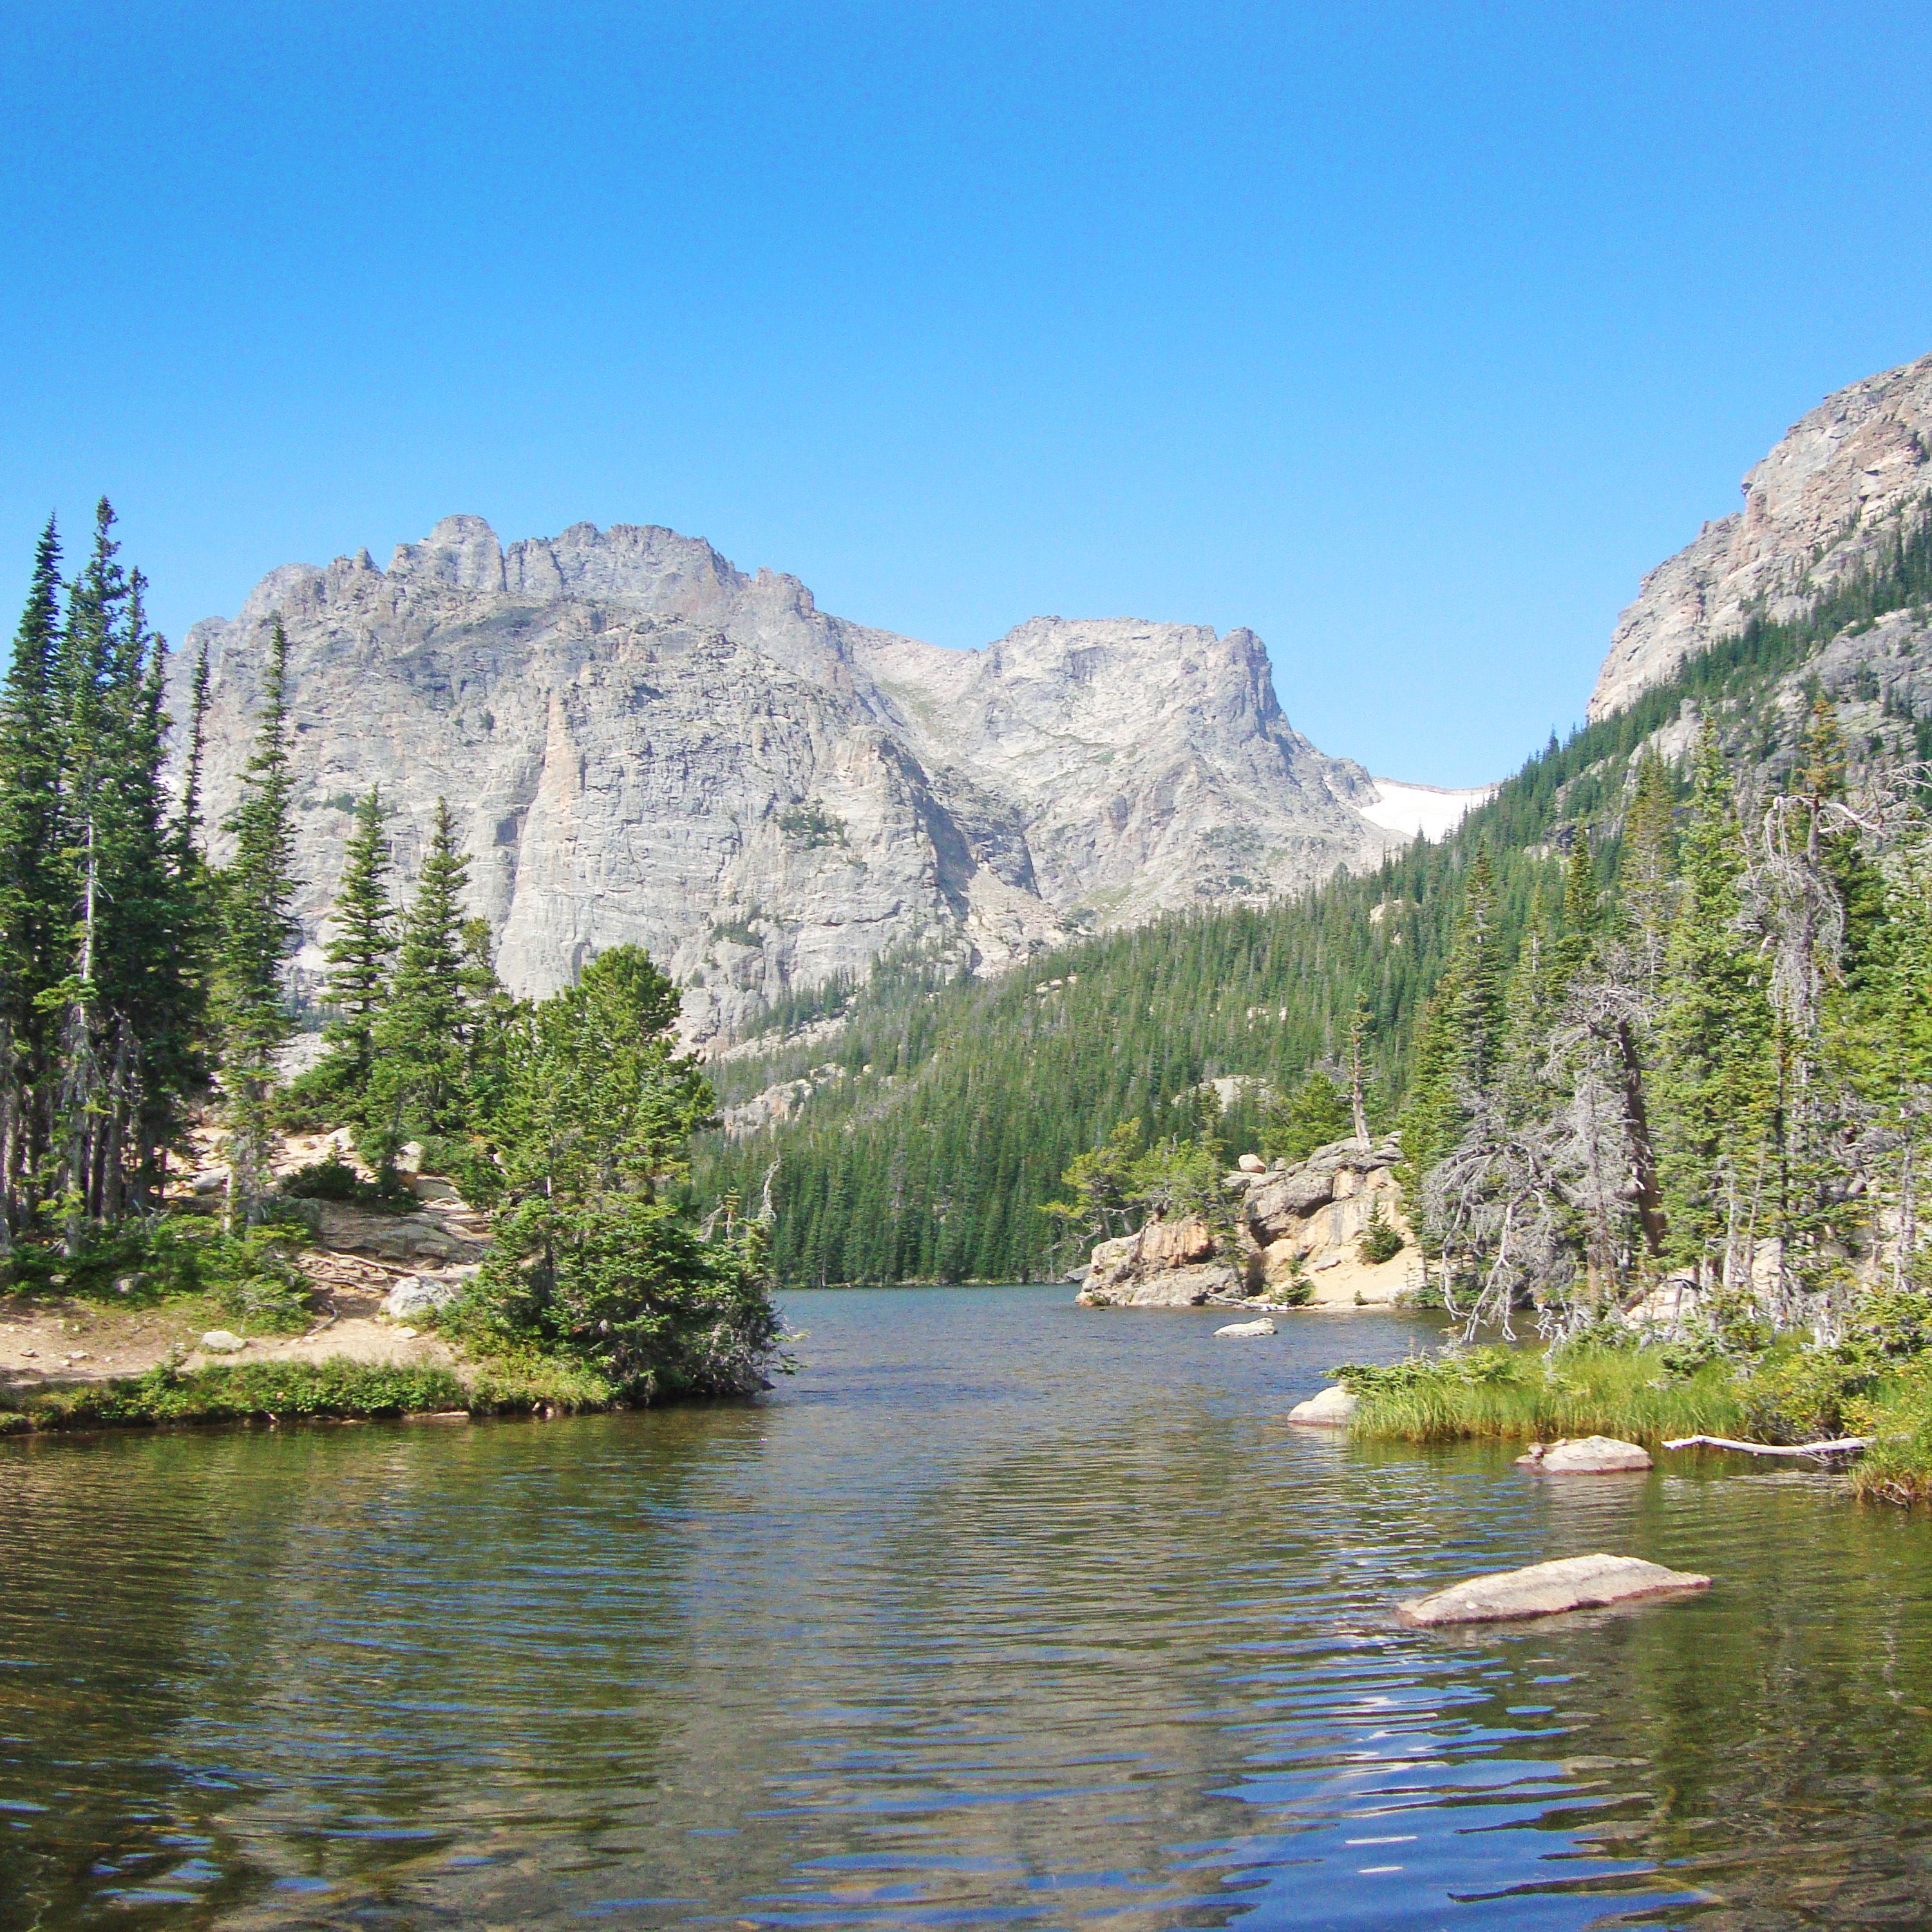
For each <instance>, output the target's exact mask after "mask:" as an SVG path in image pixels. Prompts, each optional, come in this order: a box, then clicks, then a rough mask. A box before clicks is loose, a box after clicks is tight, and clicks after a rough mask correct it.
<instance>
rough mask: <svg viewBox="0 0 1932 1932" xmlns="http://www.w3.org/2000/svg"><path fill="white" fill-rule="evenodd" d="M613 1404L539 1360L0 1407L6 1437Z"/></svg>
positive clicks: (171, 1381)
mask: <svg viewBox="0 0 1932 1932" xmlns="http://www.w3.org/2000/svg"><path fill="white" fill-rule="evenodd" d="M610 1406H611V1397H610V1388H609V1385H607V1383H605V1382H604V1381H603V1379H601V1377H600V1376H596V1375H595V1374H593V1373H592V1372H591V1371H590V1370H587V1369H586V1368H584V1367H582V1366H581V1365H580V1364H577V1363H573V1362H565V1361H555V1360H553V1359H551V1358H547V1357H543V1356H529V1357H513V1358H506V1359H503V1360H498V1361H486V1362H483V1363H481V1364H478V1366H477V1367H475V1369H474V1370H472V1371H470V1373H469V1376H468V1377H467V1379H465V1378H463V1377H460V1376H457V1375H456V1374H455V1373H452V1371H451V1370H448V1369H439V1368H415V1367H399V1366H396V1365H394V1364H383V1363H371V1362H352V1361H340V1360H338V1361H322V1362H254V1363H248V1364H235V1365H233V1366H231V1367H217V1368H206V1369H198V1370H194V1371H193V1372H192V1373H184V1372H182V1371H180V1370H169V1369H166V1368H157V1369H151V1370H148V1372H147V1373H146V1374H145V1375H139V1376H118V1377H116V1378H115V1379H113V1380H112V1381H108V1382H86V1383H80V1384H74V1385H68V1386H65V1387H62V1388H49V1389H40V1390H37V1391H34V1393H33V1394H30V1395H27V1396H25V1397H16V1398H14V1399H13V1400H12V1402H11V1403H10V1406H7V1407H5V1408H4V1409H0V1434H8V1433H20V1432H23V1431H55V1430H73V1429H124V1428H140V1427H151V1426H152V1425H154V1424H164V1423H179V1424H202V1423H223V1422H254V1421H278V1422H279V1421H296V1420H306V1421H349V1420H352V1419H355V1420H361V1419H364V1418H378V1417H383V1416H400V1415H425V1414H433V1413H434V1412H437V1411H439V1410H441V1411H445V1412H447V1411H449V1410H453V1409H463V1410H466V1411H468V1412H469V1413H470V1414H472V1415H527V1414H529V1413H530V1412H532V1411H535V1410H538V1409H553V1410H556V1409H560V1410H563V1411H565V1412H571V1413H574V1412H578V1411H581V1410H587V1409H607V1408H609V1407H610Z"/></svg>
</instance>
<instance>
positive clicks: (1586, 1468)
mask: <svg viewBox="0 0 1932 1932" xmlns="http://www.w3.org/2000/svg"><path fill="white" fill-rule="evenodd" d="M1516 1460H1517V1463H1519V1464H1520V1466H1523V1467H1524V1468H1526V1469H1541V1471H1543V1472H1544V1474H1545V1475H1551V1476H1603V1475H1614V1474H1616V1473H1618V1472H1622V1471H1623V1470H1626V1469H1634V1470H1642V1469H1649V1467H1650V1466H1651V1463H1650V1452H1649V1450H1647V1449H1646V1448H1643V1446H1642V1445H1640V1444H1638V1443H1635V1442H1619V1440H1618V1439H1617V1438H1616V1436H1565V1437H1564V1438H1563V1439H1562V1441H1560V1442H1532V1444H1531V1445H1529V1450H1528V1451H1527V1452H1526V1454H1523V1455H1520V1456H1519V1457H1517V1459H1516Z"/></svg>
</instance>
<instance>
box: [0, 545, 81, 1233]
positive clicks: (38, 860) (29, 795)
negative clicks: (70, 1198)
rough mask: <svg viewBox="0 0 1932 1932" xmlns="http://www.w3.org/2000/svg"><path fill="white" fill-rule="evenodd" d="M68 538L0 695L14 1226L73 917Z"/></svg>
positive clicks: (53, 554) (1, 946) (50, 555)
mask: <svg viewBox="0 0 1932 1932" xmlns="http://www.w3.org/2000/svg"><path fill="white" fill-rule="evenodd" d="M61 589H62V584H61V577H60V542H59V538H58V534H57V532H56V531H55V525H54V520H53V519H52V517H49V518H48V519H47V523H46V528H45V529H43V531H42V532H40V542H39V544H38V546H37V548H36V550H35V552H34V569H33V577H32V580H31V587H30V588H29V589H28V595H27V603H26V609H25V610H23V612H22V613H21V617H20V628H19V629H18V631H17V632H16V633H15V634H14V641H13V663H12V665H11V667H10V669H9V670H8V672H7V680H6V685H5V691H4V693H0V1080H4V1083H5V1084H4V1088H0V1109H4V1111H0V1203H3V1204H4V1207H3V1208H0V1211H4V1217H5V1224H6V1229H5V1231H6V1232H10V1231H11V1230H12V1229H13V1228H15V1227H17V1226H18V1225H19V1224H20V1221H21V1220H22V1219H23V1217H24V1216H25V1215H26V1214H30V1213H31V1208H32V1203H33V1199H34V1193H33V1184H34V1178H35V1175H34V1169H36V1167H37V1165H38V1163H39V1162H40V1160H41V1159H42V1158H43V1156H44V1154H45V1152H46V1148H45V1145H44V1136H43V1133H41V1132H40V1125H41V1121H40V1112H41V1109H42V1108H43V1107H44V1106H45V1104H46V1100H47V1094H48V1085H49V1080H50V1079H51V1077H52V1064H53V1059H54V1051H53V1044H52V1043H53V1040H54V1038H55V1037H56V1036H55V1035H54V1034H52V1032H50V1029H49V1014H48V1013H47V1010H46V1004H45V1002H44V1000H43V995H45V994H46V992H47V991H48V989H49V986H50V985H52V983H55V981H57V980H58V979H59V978H60V977H62V974H63V971H64V966H65V962H64V961H63V962H62V967H61V968H55V967H54V965H53V962H54V960H55V954H56V950H57V945H58V938H57V935H63V934H64V930H65V925H66V922H67V904H66V895H65V872H64V868H62V865H61V863H60V859H59V844H60V818H59V808H58V785H59V781H60V767H61V742H60V729H59V716H58V706H57V703H56V698H55V667H56V664H57V663H58V658H59V654H60V631H61V605H60V600H61Z"/></svg>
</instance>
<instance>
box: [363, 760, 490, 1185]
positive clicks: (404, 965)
mask: <svg viewBox="0 0 1932 1932" xmlns="http://www.w3.org/2000/svg"><path fill="white" fill-rule="evenodd" d="M468 883H469V859H468V858H467V857H466V856H464V854H463V853H462V852H461V851H460V850H459V849H458V845H457V842H456V826H455V820H454V819H453V818H452V817H451V815H450V810H449V802H448V800H447V799H437V802H436V817H435V820H434V824H433V826H432V827H431V835H430V842H429V846H428V850H426V851H425V853H424V855H423V862H422V871H420V873H419V874H418V877H417V880H416V896H415V897H414V898H413V899H412V900H411V901H410V907H409V910H408V912H407V914H406V915H405V916H404V920H403V930H402V938H401V944H400V945H399V946H398V949H397V953H396V965H395V973H394V974H393V975H392V977H391V980H390V983H389V998H388V1001H387V1003H386V1004H385V1006H384V1007H383V1011H382V1014H381V1016H380V1018H379V1019H377V1022H376V1025H375V1027H374V1033H373V1043H374V1052H375V1066H374V1072H373V1074H372V1077H371V1081H370V1084H369V1088H368V1093H369V1101H368V1107H367V1109H365V1114H364V1126H363V1133H362V1135H361V1136H359V1137H358V1141H357V1145H358V1146H359V1148H361V1149H362V1154H363V1158H364V1159H365V1160H367V1161H368V1162H369V1163H370V1165H371V1166H373V1167H375V1168H377V1169H379V1170H380V1171H382V1172H385V1173H387V1172H389V1171H391V1170H392V1169H393V1167H394V1166H395V1160H396V1157H397V1155H398V1154H399V1153H400V1152H401V1151H402V1148H404V1145H406V1144H407V1142H410V1141H412V1140H414V1141H419V1142H423V1143H425V1152H426V1153H428V1154H432V1156H433V1157H434V1154H436V1153H439V1152H442V1151H443V1150H442V1149H440V1148H438V1149H436V1150H432V1149H431V1148H429V1147H428V1143H430V1142H446V1141H447V1140H449V1139H452V1138H454V1137H455V1136H460V1135H462V1134H463V1133H465V1132H466V1130H467V1128H468V1126H469V1094H468V1085H467V1082H466V1067H465V1064H464V1051H463V1028H464V1026H465V1024H466V1020H467V1019H468V1013H467V1010H466V1004H465V1002H464V998H463V975H464V971H465V959H464V953H463V918H464V914H463V894H464V892H465V889H466V887H467V886H468Z"/></svg>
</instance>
